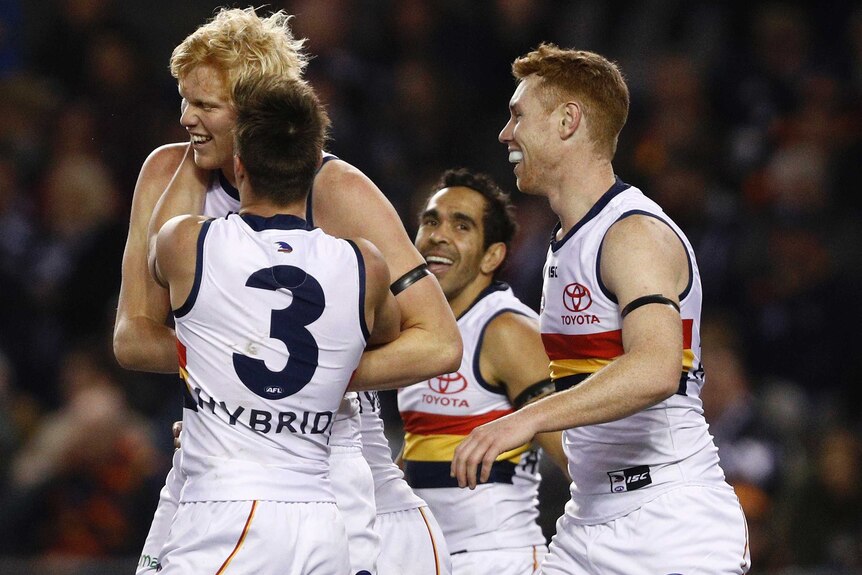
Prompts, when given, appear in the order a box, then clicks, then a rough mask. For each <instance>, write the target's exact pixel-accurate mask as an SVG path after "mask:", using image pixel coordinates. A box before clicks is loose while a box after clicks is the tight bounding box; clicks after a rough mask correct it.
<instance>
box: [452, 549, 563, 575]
mask: <svg viewBox="0 0 862 575" xmlns="http://www.w3.org/2000/svg"><path fill="white" fill-rule="evenodd" d="M547 552H548V548H547V547H545V546H544V545H532V546H530V547H518V548H515V549H489V550H487V551H462V552H460V553H455V554H454V555H452V575H533V574H534V573H538V569H539V563H540V562H541V560H542V557H544V556H545V554H546V553H547Z"/></svg>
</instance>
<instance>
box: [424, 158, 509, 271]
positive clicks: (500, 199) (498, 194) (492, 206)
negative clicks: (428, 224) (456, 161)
mask: <svg viewBox="0 0 862 575" xmlns="http://www.w3.org/2000/svg"><path fill="white" fill-rule="evenodd" d="M453 187H463V188H470V189H471V190H474V191H475V192H477V193H478V194H480V195H481V196H482V197H483V198H485V212H484V214H483V215H482V228H483V230H484V232H485V237H484V238H483V239H484V242H483V247H484V248H485V249H488V246H490V245H491V244H495V243H497V242H503V243H504V244H506V254H507V256H508V248H509V245H510V244H511V243H512V239H514V237H515V233H516V232H517V231H518V223H517V222H516V221H515V205H514V204H513V203H512V198H511V196H510V195H509V194H507V193H506V192H504V191H503V189H502V188H500V186H498V185H497V183H496V182H495V181H494V180H493V179H492V178H491V176H489V175H487V174H483V173H481V172H473V171H470V170H468V169H467V168H453V169H449V170H446V171H445V172H443V174H442V175H441V176H440V179H438V180H437V183H436V184H434V186H433V187H432V188H431V195H434V194H435V193H437V192H439V191H440V190H442V189H443V188H453ZM429 198H430V196H429ZM425 203H426V204H427V203H428V202H427V200H426V202H425ZM502 268H503V265H502V264H501V265H500V267H499V268H498V270H500V269H502Z"/></svg>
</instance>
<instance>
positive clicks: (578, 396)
mask: <svg viewBox="0 0 862 575" xmlns="http://www.w3.org/2000/svg"><path fill="white" fill-rule="evenodd" d="M645 355H646V353H642V354H624V355H623V356H621V357H619V358H618V359H616V360H615V361H614V362H613V363H611V364H610V365H608V366H606V367H604V368H602V369H601V370H600V371H599V372H597V373H595V374H594V375H592V376H591V377H589V378H588V379H586V380H585V381H583V382H582V383H580V384H578V385H577V386H575V387H573V388H571V389H568V390H566V391H563V392H559V393H555V394H553V395H550V396H548V397H546V398H544V399H540V400H539V401H536V402H535V403H532V404H530V405H527V406H525V407H523V408H522V409H521V410H520V411H519V413H520V412H523V413H524V414H525V416H527V417H529V418H530V420H531V421H532V422H533V423H534V424H535V431H536V432H537V433H544V432H553V431H564V430H566V429H571V428H574V427H583V426H586V425H597V424H600V423H608V422H610V421H617V420H619V419H623V418H625V417H628V416H630V415H633V414H635V413H638V412H640V411H643V410H644V409H647V408H649V407H652V406H653V405H655V404H657V403H659V402H661V401H663V400H665V399H667V398H668V397H669V395H670V393H672V392H670V393H669V392H668V386H667V385H666V383H662V382H661V381H659V380H658V379H657V378H658V377H660V376H658V375H656V371H655V370H652V369H650V367H649V366H650V364H651V362H650V361H649V359H648V358H646V357H642V356H645Z"/></svg>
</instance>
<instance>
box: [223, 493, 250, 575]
mask: <svg viewBox="0 0 862 575" xmlns="http://www.w3.org/2000/svg"><path fill="white" fill-rule="evenodd" d="M256 510H257V500H255V501H252V502H251V511H250V512H249V514H248V518H247V519H246V520H245V526H244V527H243V528H242V534H241V535H240V536H239V541H237V542H236V545H235V546H234V548H233V551H231V554H230V555H228V557H227V559H225V560H224V563H222V565H221V567H219V569H218V571H216V575H222V574H223V573H224V572H225V569H227V567H228V565H230V562H231V561H233V558H234V557H235V556H236V554H237V553H238V552H239V549H240V547H242V544H243V543H245V536H246V535H248V531H249V529H251V520H252V519H254V512H255V511H256Z"/></svg>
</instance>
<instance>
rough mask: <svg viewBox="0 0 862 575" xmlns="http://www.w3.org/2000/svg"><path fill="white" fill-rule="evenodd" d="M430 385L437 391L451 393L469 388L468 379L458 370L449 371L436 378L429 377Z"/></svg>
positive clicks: (444, 393)
mask: <svg viewBox="0 0 862 575" xmlns="http://www.w3.org/2000/svg"><path fill="white" fill-rule="evenodd" d="M428 387H430V388H431V390H432V391H436V392H437V393H442V394H443V395H451V394H453V393H460V392H462V391H464V390H465V389H467V379H466V378H465V377H464V376H463V375H461V374H460V373H459V372H457V371H456V372H455V373H447V374H446V375H439V376H437V377H435V378H434V379H429V380H428Z"/></svg>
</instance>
